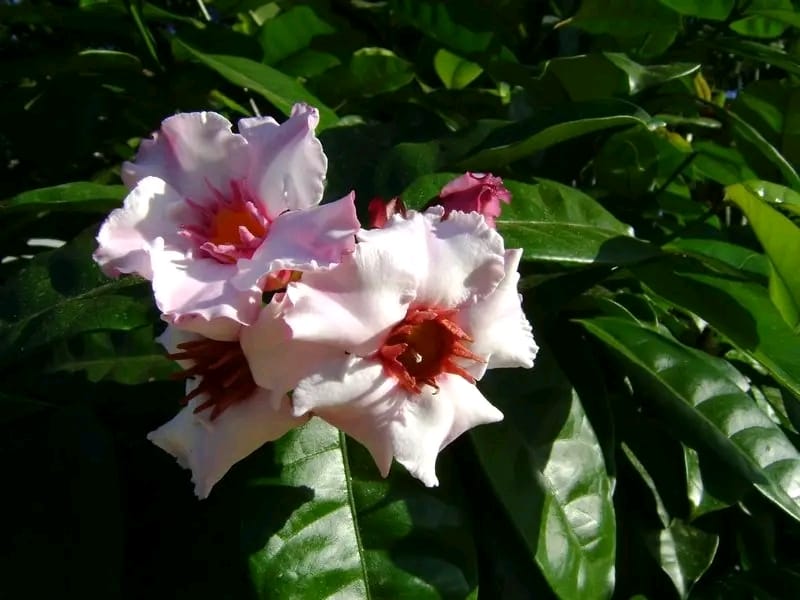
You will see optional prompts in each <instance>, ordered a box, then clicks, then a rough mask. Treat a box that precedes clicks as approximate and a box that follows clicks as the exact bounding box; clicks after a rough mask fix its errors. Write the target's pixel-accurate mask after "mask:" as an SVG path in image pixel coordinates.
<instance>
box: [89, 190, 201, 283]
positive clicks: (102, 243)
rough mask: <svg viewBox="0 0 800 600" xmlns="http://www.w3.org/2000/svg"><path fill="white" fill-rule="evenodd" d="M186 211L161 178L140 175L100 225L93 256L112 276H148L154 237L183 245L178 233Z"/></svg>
mask: <svg viewBox="0 0 800 600" xmlns="http://www.w3.org/2000/svg"><path fill="white" fill-rule="evenodd" d="M185 212H186V205H185V203H184V202H183V199H182V198H181V197H180V195H179V194H178V193H177V192H176V191H175V190H174V189H172V187H170V186H169V185H168V184H167V183H166V182H165V181H164V180H163V179H158V178H156V177H146V178H144V179H142V180H141V181H140V182H139V183H138V185H136V187H135V188H134V189H133V190H131V192H130V193H129V194H128V196H127V197H126V198H125V202H124V204H123V206H122V208H117V209H114V210H113V211H111V214H109V215H108V218H107V219H106V220H105V221H104V222H103V224H102V226H101V227H100V231H99V232H98V234H97V243H98V248H97V250H95V252H94V260H95V261H96V262H97V263H98V264H99V265H100V268H101V269H102V270H103V272H104V273H105V274H106V275H109V276H111V277H116V276H118V275H120V274H121V273H138V274H139V275H141V276H142V277H145V278H146V279H151V278H152V277H153V272H152V268H151V265H150V255H149V249H150V247H151V246H152V245H153V244H154V243H155V240H156V238H162V240H164V241H165V242H166V243H167V244H169V245H177V246H179V247H180V246H183V245H185V242H184V241H183V239H182V238H181V237H180V236H179V235H178V230H179V229H180V222H181V220H182V219H183V218H185V216H186V214H185Z"/></svg>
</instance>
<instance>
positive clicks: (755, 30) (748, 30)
mask: <svg viewBox="0 0 800 600" xmlns="http://www.w3.org/2000/svg"><path fill="white" fill-rule="evenodd" d="M792 9H793V7H792V2H791V0H751V1H750V2H748V4H747V11H746V13H745V14H746V16H745V17H744V18H743V19H739V20H738V21H734V22H733V23H731V25H730V27H731V29H733V30H734V31H735V32H736V33H739V34H741V35H746V36H748V37H760V38H774V37H778V36H779V35H781V34H782V33H783V32H784V30H785V29H786V24H785V21H783V20H781V19H775V18H773V17H771V16H766V15H763V14H762V11H770V12H771V11H774V10H777V11H778V12H780V13H782V12H792Z"/></svg>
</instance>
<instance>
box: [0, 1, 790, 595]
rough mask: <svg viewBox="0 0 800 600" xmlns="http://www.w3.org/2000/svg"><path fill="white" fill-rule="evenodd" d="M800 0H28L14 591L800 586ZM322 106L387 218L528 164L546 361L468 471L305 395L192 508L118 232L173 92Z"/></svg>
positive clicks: (15, 141)
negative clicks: (419, 476)
mask: <svg viewBox="0 0 800 600" xmlns="http://www.w3.org/2000/svg"><path fill="white" fill-rule="evenodd" d="M798 5H800V3H798V2H792V1H790V0H582V1H572V0H551V1H549V2H531V1H526V0H496V1H492V2H490V1H489V0H458V1H451V2H443V1H435V0H386V1H380V2H373V1H368V0H309V1H296V2H291V1H279V2H267V1H266V0H216V1H214V2H207V3H204V2H203V0H198V3H195V2H191V1H188V0H186V1H184V0H154V1H153V2H147V1H143V0H80V2H75V1H67V0H63V1H40V0H3V2H2V3H0V57H2V59H1V60H0V86H1V93H0V114H2V127H0V171H1V172H2V174H0V198H3V200H2V202H1V203H0V219H2V221H1V223H2V227H0V257H5V258H3V260H2V264H0V277H1V278H2V281H3V285H2V288H0V370H1V371H2V374H1V375H0V382H1V383H0V460H2V463H1V464H0V467H1V468H2V472H3V485H2V498H3V505H4V509H3V510H2V513H0V520H1V522H2V527H1V528H0V529H1V530H2V531H3V543H2V544H0V597H3V598H6V597H7V598H45V597H70V598H71V597H80V598H87V597H97V598H121V597H125V598H141V597H146V598H161V597H163V598H193V599H197V598H236V599H241V598H264V599H267V598H270V599H272V598H276V599H281V598H310V599H317V598H373V599H378V598H391V599H394V598H409V599H410V598H413V599H424V598H478V597H480V598H488V599H493V598H503V599H506V598H508V599H523V598H537V599H538V598H548V597H558V598H562V599H573V598H576V599H583V598H606V597H610V596H613V597H616V598H631V597H634V596H635V597H637V598H643V597H644V598H675V597H681V598H686V597H691V598H703V599H705V598H709V599H710V598H725V599H728V598H753V597H757V598H765V599H769V598H796V597H800V550H798V544H800V524H798V521H800V451H798V448H800V435H799V434H798V432H799V431H800V337H798V332H799V331H800V229H798V222H800V177H799V176H798V173H797V171H796V168H795V166H796V164H797V163H798V160H800V46H799V45H798V40H800V36H798V27H800V8H799V7H798ZM299 100H304V101H307V102H310V103H312V104H314V105H316V106H318V107H319V108H320V111H321V115H322V122H321V124H320V128H319V132H320V137H321V139H322V142H323V144H324V148H325V151H326V153H327V155H328V157H329V160H330V170H329V176H328V186H327V190H326V198H327V199H334V198H338V197H340V196H341V195H343V194H344V193H346V192H348V191H349V190H350V189H355V190H356V193H357V197H358V199H359V207H360V210H361V212H362V216H365V213H366V211H365V208H366V204H367V202H368V201H369V199H370V198H372V197H373V196H376V195H380V196H383V197H387V198H388V197H391V196H394V195H401V196H402V197H403V199H404V200H405V201H406V203H407V204H409V205H410V206H412V207H421V206H422V205H424V203H425V202H427V200H429V199H430V198H432V197H433V196H435V195H436V194H437V192H438V190H439V189H440V187H441V185H442V184H443V183H445V182H447V181H448V180H449V179H450V178H452V177H453V176H455V175H456V174H458V173H459V172H463V171H464V170H466V169H472V170H491V171H492V172H494V173H495V174H498V175H501V176H502V177H503V178H504V179H505V181H506V183H507V185H508V187H509V189H510V190H511V191H512V193H513V195H514V200H513V203H512V204H511V205H510V206H509V207H507V208H505V209H504V212H503V215H502V217H501V218H500V219H499V220H498V229H499V230H500V232H501V233H502V234H503V235H504V236H505V238H506V242H507V246H509V247H522V248H523V249H524V258H525V261H524V264H523V266H522V275H523V277H522V281H521V288H522V291H523V293H524V306H525V310H526V312H527V314H528V316H529V318H530V320H531V321H532V323H533V325H534V330H535V333H536V337H537V341H538V342H539V343H540V344H541V345H542V352H541V354H540V356H539V358H538V359H537V364H536V367H535V368H534V369H533V370H531V371H529V372H528V371H520V370H515V371H511V372H497V371H493V372H490V373H489V374H488V375H487V376H486V377H485V379H484V380H483V381H482V382H481V383H480V386H481V389H482V390H483V391H484V393H485V394H486V395H487V397H488V398H489V399H490V400H491V401H492V402H494V403H495V404H496V405H497V406H498V407H499V408H500V409H501V410H502V411H503V412H504V413H505V415H506V419H505V421H503V423H501V424H498V425H492V426H484V427H480V428H478V429H476V430H474V431H473V432H471V433H470V434H469V435H466V436H464V437H463V438H462V439H460V440H458V441H457V442H456V443H455V444H453V445H452V446H451V447H449V448H448V449H446V450H445V451H444V452H443V454H442V455H441V457H440V460H439V466H438V472H439V476H440V479H441V482H442V485H441V487H440V488H436V489H426V488H424V487H423V486H422V485H421V484H420V483H419V482H417V481H415V480H412V479H411V478H410V477H409V476H408V475H407V474H406V473H405V471H404V470H403V469H402V468H400V467H395V468H394V469H393V471H392V473H391V475H390V477H389V478H388V479H386V480H382V479H380V477H379V476H378V473H377V470H376V468H375V467H374V465H373V464H372V462H371V460H370V459H369V457H368V455H367V453H366V451H364V450H363V448H361V447H360V446H359V445H358V444H356V443H354V442H352V441H351V440H348V439H346V438H345V437H343V436H341V435H339V434H338V433H337V432H336V431H334V430H333V429H331V428H330V427H328V426H326V425H325V424H323V423H321V422H316V421H312V422H311V423H310V424H309V425H307V426H306V427H304V428H302V429H299V430H296V431H293V432H291V433H290V434H289V435H287V436H286V437H285V438H283V439H282V440H280V441H278V442H277V443H275V444H271V445H267V446H266V447H264V448H262V449H261V450H259V451H258V452H257V453H255V454H254V455H252V456H251V457H250V458H248V459H246V460H245V461H243V462H242V463H240V464H239V465H237V466H236V467H235V468H234V469H233V470H232V471H231V473H230V474H229V475H228V476H227V477H225V479H224V480H223V481H222V482H221V483H220V484H219V485H218V486H217V487H216V488H215V490H214V492H213V493H212V494H211V496H210V498H209V499H208V500H206V501H203V502H199V501H197V500H196V499H194V497H193V496H192V493H191V484H190V482H189V477H188V474H187V473H186V472H184V471H182V470H180V469H179V468H178V467H177V466H176V465H175V463H174V461H173V460H172V459H171V458H170V457H169V456H168V455H166V454H165V453H163V452H162V451H160V450H158V449H157V448H155V447H154V446H152V445H151V444H150V443H149V442H147V440H146V439H145V435H146V433H147V432H148V431H150V430H152V429H153V428H155V427H156V426H158V425H159V424H161V423H163V422H164V421H166V420H167V419H169V418H170V417H171V416H172V415H173V414H174V413H175V412H176V410H177V408H178V400H179V398H180V397H181V396H182V390H181V387H182V384H179V383H175V382H172V381H171V380H170V379H169V374H170V373H171V372H172V371H173V369H174V367H173V366H172V365H171V364H170V362H169V361H168V360H167V359H166V358H165V357H164V356H163V354H162V352H161V351H160V349H159V347H157V346H156V345H155V343H154V342H153V336H154V335H155V334H157V333H158V329H159V325H158V315H157V312H156V310H155V308H154V307H153V306H152V304H151V300H150V292H149V287H148V284H147V283H146V282H142V281H140V280H138V279H136V278H133V277H129V278H123V279H121V280H118V281H110V280H108V279H106V278H105V277H103V276H102V275H101V274H100V273H99V271H98V270H97V268H96V267H95V266H94V264H93V263H92V261H91V258H90V254H91V252H92V250H93V248H94V241H93V236H94V233H95V232H96V229H97V226H98V223H99V221H100V220H101V219H102V218H103V217H104V215H105V214H106V213H107V212H108V211H109V210H110V209H112V208H114V207H116V206H118V205H119V203H120V202H121V199H122V198H123V196H124V189H123V188H122V186H121V185H119V165H120V163H121V162H122V161H123V160H127V159H131V158H132V157H133V156H134V154H135V149H136V147H137V145H138V141H139V139H140V138H141V137H143V136H147V135H149V133H150V132H151V131H153V130H155V129H156V128H157V127H158V125H159V123H160V121H161V119H163V118H164V117H166V116H168V115H170V114H172V113H174V112H176V111H192V110H204V109H207V110H216V111H220V112H222V113H224V114H226V115H227V116H229V117H230V118H231V119H235V118H238V117H240V116H247V115H250V114H252V113H253V112H254V111H256V110H258V111H260V112H261V113H262V114H271V115H274V116H276V117H279V118H280V117H281V115H285V114H287V113H288V111H289V109H290V107H291V105H292V103H294V102H296V101H299ZM43 238H44V239H57V240H63V241H65V242H66V244H65V245H63V246H62V247H59V248H57V249H50V248H48V247H46V246H42V245H41V242H39V241H37V240H41V239H43Z"/></svg>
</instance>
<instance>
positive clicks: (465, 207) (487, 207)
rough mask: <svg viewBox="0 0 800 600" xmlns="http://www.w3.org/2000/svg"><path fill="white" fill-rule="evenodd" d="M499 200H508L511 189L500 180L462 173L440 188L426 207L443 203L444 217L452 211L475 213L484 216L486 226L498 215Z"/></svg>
mask: <svg viewBox="0 0 800 600" xmlns="http://www.w3.org/2000/svg"><path fill="white" fill-rule="evenodd" d="M500 202H505V203H506V204H508V203H509V202H511V192H509V191H508V190H507V189H506V187H505V186H504V185H503V180H502V179H500V178H499V177H495V176H494V175H492V174H491V173H469V172H468V173H464V174H463V175H461V176H460V177H457V178H456V179H454V180H453V181H451V182H450V183H448V184H447V185H445V186H444V187H443V188H442V191H441V192H439V197H438V198H436V199H434V200H431V202H429V203H428V207H431V206H442V207H444V210H445V216H447V215H448V214H450V212H451V211H453V210H460V211H462V212H477V213H480V214H482V215H483V216H484V218H485V219H486V222H487V223H488V224H489V227H492V228H494V227H495V222H494V221H495V219H496V218H497V217H499V216H500V211H501V209H502V206H501V204H500Z"/></svg>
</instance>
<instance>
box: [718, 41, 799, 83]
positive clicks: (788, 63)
mask: <svg viewBox="0 0 800 600" xmlns="http://www.w3.org/2000/svg"><path fill="white" fill-rule="evenodd" d="M703 43H704V44H707V45H709V46H711V47H714V48H717V49H720V50H723V51H725V52H731V53H733V54H736V55H738V56H741V57H743V58H748V59H751V60H754V61H759V62H764V63H767V64H768V65H774V66H776V67H778V68H780V69H783V70H784V71H786V72H787V73H792V74H794V75H800V62H799V61H798V60H797V58H795V57H794V55H792V54H789V53H788V52H785V51H783V50H781V49H779V48H775V47H774V46H768V45H766V44H762V43H759V42H753V41H750V40H743V39H741V38H720V39H714V40H708V41H704V42H703Z"/></svg>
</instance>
